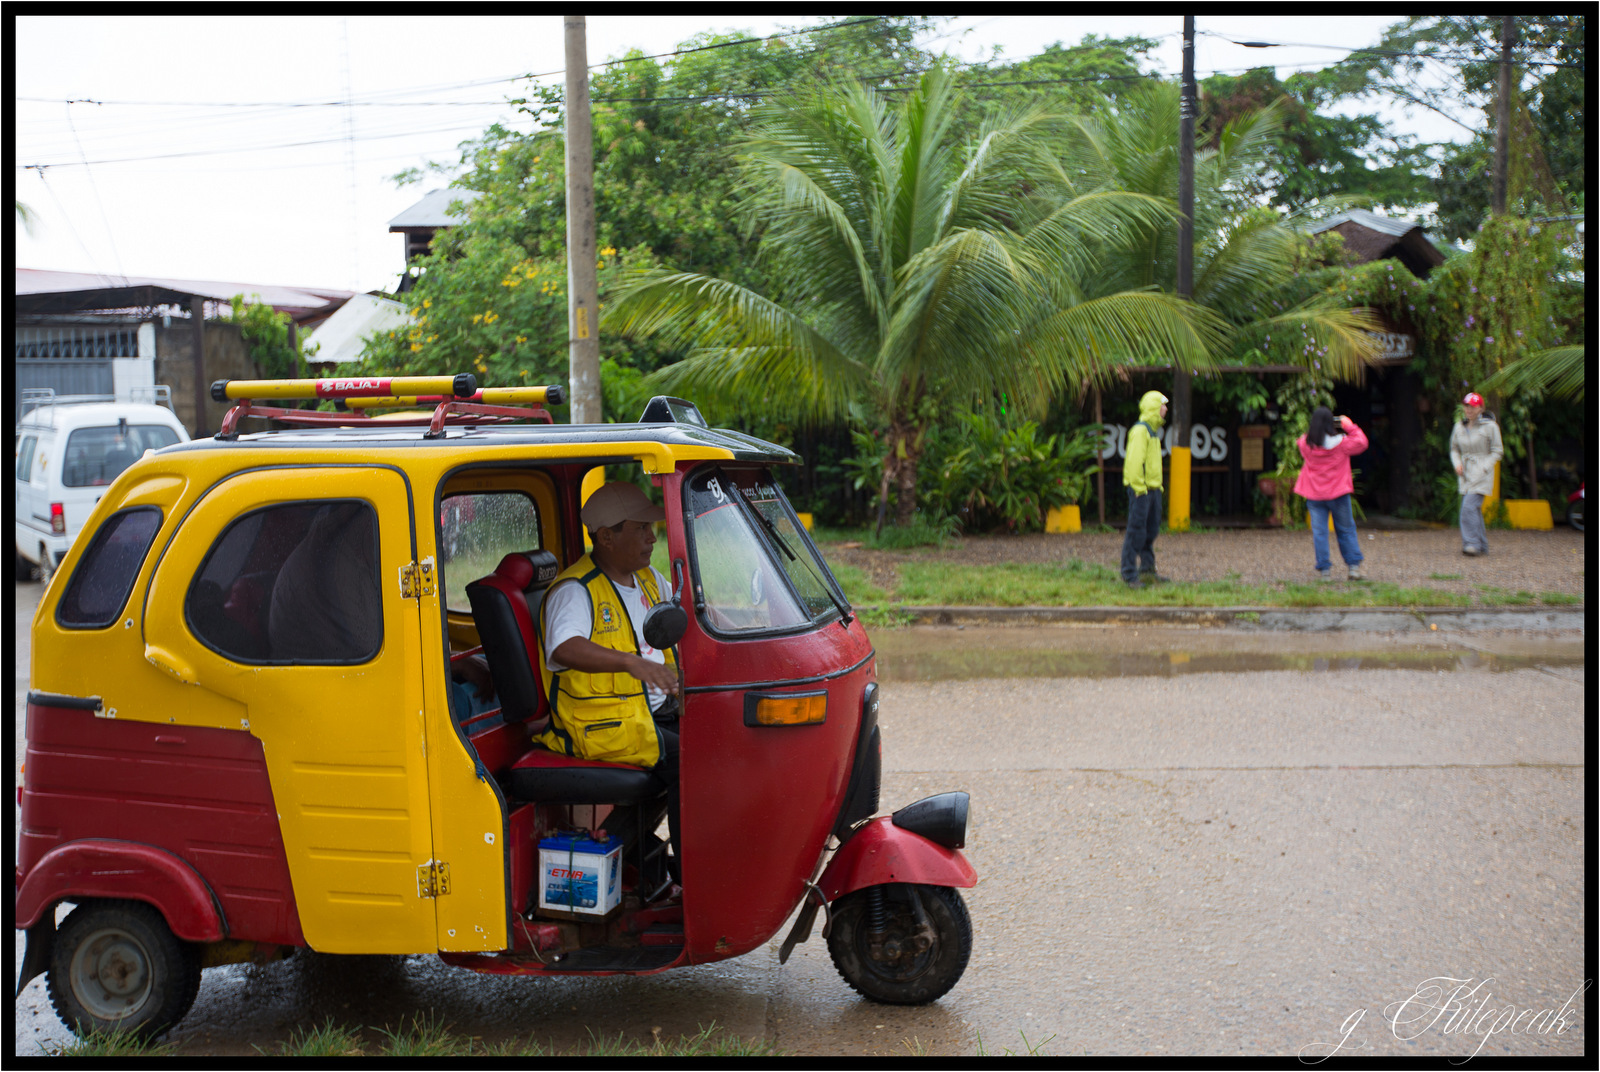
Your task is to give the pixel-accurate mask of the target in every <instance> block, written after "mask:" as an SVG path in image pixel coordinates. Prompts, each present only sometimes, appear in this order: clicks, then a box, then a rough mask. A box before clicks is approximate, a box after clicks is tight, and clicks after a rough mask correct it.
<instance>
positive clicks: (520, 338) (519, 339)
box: [517, 335, 528, 376]
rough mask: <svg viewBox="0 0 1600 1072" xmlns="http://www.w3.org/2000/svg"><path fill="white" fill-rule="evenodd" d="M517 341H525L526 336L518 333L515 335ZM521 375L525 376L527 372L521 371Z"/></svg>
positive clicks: (526, 339)
mask: <svg viewBox="0 0 1600 1072" xmlns="http://www.w3.org/2000/svg"><path fill="white" fill-rule="evenodd" d="M517 341H518V342H527V341H528V337H527V336H526V335H518V336H517ZM523 375H524V376H526V375H527V373H523Z"/></svg>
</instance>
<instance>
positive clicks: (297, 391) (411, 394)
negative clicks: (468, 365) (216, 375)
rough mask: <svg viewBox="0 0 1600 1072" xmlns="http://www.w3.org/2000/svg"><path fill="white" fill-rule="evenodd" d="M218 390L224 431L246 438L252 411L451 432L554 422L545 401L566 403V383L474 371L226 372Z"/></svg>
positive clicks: (222, 434) (305, 422)
mask: <svg viewBox="0 0 1600 1072" xmlns="http://www.w3.org/2000/svg"><path fill="white" fill-rule="evenodd" d="M211 397H212V398H213V399H215V400H216V401H218V402H233V403H234V406H233V408H232V409H230V410H228V413H227V415H226V416H225V417H224V418H223V419H222V428H221V430H220V431H218V432H217V435H216V438H217V439H222V440H231V439H237V438H238V435H239V433H238V427H239V421H240V420H241V419H242V418H244V417H261V418H271V419H273V420H279V421H283V422H284V423H286V424H295V425H301V426H310V427H344V428H349V427H362V426H366V427H369V428H370V427H374V426H382V427H396V426H399V427H410V426H417V427H420V426H423V425H426V426H427V428H428V430H427V431H426V432H424V433H423V437H424V438H427V439H434V438H438V437H439V436H442V435H443V434H444V429H445V426H446V425H485V424H510V423H513V422H515V421H528V420H532V421H539V422H542V423H544V424H553V423H554V418H552V417H551V416H550V413H549V411H548V410H546V409H545V408H544V406H545V404H547V403H548V404H550V405H560V404H561V403H562V402H564V401H566V391H565V390H564V389H563V388H562V387H561V385H560V384H551V385H549V386H547V387H484V388H479V387H478V381H477V377H475V376H473V375H472V374H471V373H462V374H461V375H458V376H378V377H364V378H347V379H331V380H218V381H216V382H215V383H213V384H212V385H211ZM261 399H273V400H276V399H317V400H319V401H322V400H328V399H331V400H333V401H334V402H335V404H336V405H338V406H339V407H340V409H339V411H337V412H332V413H329V412H326V411H321V410H307V409H290V408H288V407H284V406H274V405H262V404H260V400H261ZM419 406H432V407H433V410H432V412H426V411H416V412H410V413H386V414H379V415H374V414H371V413H368V412H367V411H368V410H375V409H413V410H415V408H416V407H419Z"/></svg>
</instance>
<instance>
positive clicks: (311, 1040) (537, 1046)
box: [45, 1011, 782, 1057]
mask: <svg viewBox="0 0 1600 1072" xmlns="http://www.w3.org/2000/svg"><path fill="white" fill-rule="evenodd" d="M373 1033H374V1034H375V1036H376V1038H377V1040H378V1041H377V1043H376V1047H374V1046H372V1045H369V1044H368V1043H367V1042H366V1041H365V1040H364V1038H363V1037H362V1031H361V1029H360V1028H356V1027H350V1026H347V1025H344V1024H339V1023H335V1022H334V1020H333V1018H332V1017H329V1018H328V1019H327V1020H325V1021H324V1022H323V1023H322V1024H321V1025H319V1026H314V1027H300V1028H296V1029H295V1030H294V1031H293V1032H291V1033H290V1035H289V1038H288V1039H287V1040H285V1041H283V1042H280V1043H278V1044H277V1045H276V1046H274V1047H272V1048H271V1049H263V1048H261V1047H259V1046H258V1047H256V1049H257V1051H258V1052H260V1053H261V1055H262V1056H264V1057H779V1056H782V1054H781V1053H779V1051H778V1050H776V1049H774V1048H773V1047H772V1045H771V1044H770V1043H768V1042H766V1041H764V1040H760V1039H756V1040H750V1039H744V1038H740V1037H739V1036H738V1035H733V1034H730V1033H729V1032H727V1031H725V1030H723V1029H721V1028H719V1027H717V1025H716V1024H715V1023H712V1024H710V1025H709V1026H705V1027H702V1028H700V1031H699V1033H698V1034H695V1035H680V1036H679V1037H678V1038H676V1039H670V1038H664V1037H662V1036H661V1034H660V1033H659V1029H657V1031H656V1033H655V1037H654V1038H653V1039H652V1041H650V1042H649V1043H644V1042H638V1041H634V1040H631V1039H629V1038H627V1037H626V1036H624V1035H623V1034H621V1033H620V1032H619V1033H618V1034H617V1036H616V1037H615V1038H612V1037H610V1036H600V1035H596V1034H594V1033H593V1032H592V1031H591V1032H590V1034H589V1041H588V1043H586V1044H585V1045H583V1046H579V1047H576V1048H574V1049H573V1050H571V1051H569V1052H563V1051H560V1050H557V1049H554V1048H552V1047H548V1046H544V1045H542V1044H541V1043H539V1042H537V1041H536V1040H533V1039H529V1040H527V1041H522V1040H519V1039H511V1040H508V1041H505V1042H500V1043H496V1044H493V1045H490V1044H488V1043H485V1042H484V1041H483V1040H482V1039H480V1038H475V1037H473V1036H470V1035H461V1034H456V1033H455V1032H454V1031H452V1029H451V1026H450V1025H449V1024H447V1023H444V1022H442V1021H441V1020H439V1019H438V1018H437V1017H436V1016H435V1015H434V1014H433V1012H431V1011H429V1012H427V1013H418V1014H416V1015H415V1016H413V1017H412V1018H411V1019H410V1020H404V1019H402V1020H401V1021H400V1024H399V1026H398V1027H393V1028H391V1027H388V1026H384V1027H381V1028H377V1029H375V1031H374V1032H373ZM45 1053H46V1054H47V1055H48V1056H54V1057H175V1056H177V1055H178V1052H177V1047H176V1046H175V1045H174V1044H173V1043H171V1042H148V1041H144V1040H141V1039H139V1038H137V1037H135V1036H132V1035H129V1034H126V1033H123V1032H104V1031H94V1032H90V1033H89V1034H87V1035H85V1036H83V1037H81V1038H77V1039H74V1040H73V1041H72V1042H69V1043H67V1044H65V1045H63V1046H60V1047H57V1048H55V1049H46V1050H45Z"/></svg>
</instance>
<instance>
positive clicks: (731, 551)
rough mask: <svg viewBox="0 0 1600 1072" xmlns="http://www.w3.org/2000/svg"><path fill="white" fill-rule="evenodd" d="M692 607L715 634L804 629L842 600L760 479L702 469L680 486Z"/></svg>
mask: <svg viewBox="0 0 1600 1072" xmlns="http://www.w3.org/2000/svg"><path fill="white" fill-rule="evenodd" d="M686 487H687V489H688V500H689V502H688V507H689V510H688V513H689V519H690V529H691V534H692V542H691V546H692V547H693V555H694V560H695V561H694V563H693V566H694V572H695V578H696V584H697V587H698V591H697V593H696V603H699V602H700V601H701V600H703V601H704V607H705V615H706V618H707V619H708V624H709V625H710V626H711V628H712V629H714V630H715V631H717V632H721V633H744V632H770V631H776V630H789V629H797V628H802V627H808V626H811V625H813V624H814V623H816V622H819V621H822V620H823V619H824V618H827V617H829V616H835V615H839V614H842V613H843V612H844V611H843V608H844V607H845V602H844V596H843V594H842V593H841V592H840V591H839V589H838V586H837V585H836V584H835V582H834V580H833V577H832V575H831V574H830V573H829V572H828V567H827V566H826V565H825V564H824V563H823V561H822V559H821V556H819V555H818V554H817V552H816V548H815V547H813V546H812V544H811V541H810V540H809V539H808V538H807V537H806V535H805V533H804V532H803V530H801V529H800V528H799V526H797V525H796V524H795V520H794V512H793V511H792V510H791V509H790V508H789V503H788V501H787V500H786V499H785V498H784V496H783V492H782V491H781V490H780V489H779V488H778V486H777V485H776V484H775V483H773V481H772V479H771V477H770V476H769V475H768V474H767V473H765V472H756V471H744V472H740V471H731V472H730V471H728V470H724V469H718V468H705V469H702V470H700V471H699V472H697V473H695V474H694V475H693V476H691V477H690V478H689V480H688V481H687V482H686Z"/></svg>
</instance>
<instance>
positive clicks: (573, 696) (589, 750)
mask: <svg viewBox="0 0 1600 1072" xmlns="http://www.w3.org/2000/svg"><path fill="white" fill-rule="evenodd" d="M634 577H635V579H636V580H637V581H638V582H639V583H640V584H641V585H643V586H644V594H645V597H646V598H647V599H648V600H649V602H650V603H651V604H652V605H654V604H655V603H657V602H658V601H659V600H660V598H661V597H660V594H659V592H658V590H657V588H656V581H655V574H654V573H652V572H651V571H650V570H648V569H645V570H641V571H639V572H638V573H636V574H634ZM569 580H576V581H577V583H579V584H581V585H583V586H584V588H586V589H588V591H589V609H590V610H591V611H592V612H593V614H594V624H593V625H592V627H591V628H590V630H589V639H590V640H592V641H594V642H595V643H596V644H599V645H600V646H601V647H603V648H611V649H612V650H613V651H623V652H627V653H629V654H630V655H637V654H639V644H638V641H637V640H636V639H635V638H634V633H633V620H632V619H631V618H629V617H628V611H627V609H626V608H625V607H624V606H623V602H622V597H621V596H620V595H618V594H617V589H616V586H615V585H613V584H612V583H611V578H609V577H607V576H606V575H605V572H604V571H603V570H601V569H600V567H598V566H596V565H595V564H594V559H593V558H592V557H591V556H589V555H584V556H583V557H582V558H580V559H578V561H576V562H574V563H573V564H572V565H571V566H570V567H568V568H567V569H566V570H565V571H564V572H563V573H562V574H561V576H559V577H557V578H556V580H555V583H554V584H552V585H551V586H550V590H551V591H554V590H555V587H556V585H558V584H562V583H563V582H566V581H569ZM548 606H549V597H548V595H547V596H546V597H545V607H546V608H548ZM544 617H545V616H544V610H543V609H541V612H540V614H539V651H540V658H539V673H540V675H541V676H542V677H543V679H544V691H545V695H546V696H548V697H549V698H550V707H551V714H550V728H549V729H547V730H545V731H544V732H543V733H541V734H539V736H538V740H539V742H540V743H541V744H543V745H544V746H545V747H546V748H548V749H550V750H551V751H552V752H559V753H561V754H562V755H565V756H581V757H583V758H584V759H598V760H604V761H605V762H607V763H627V764H631V765H633V766H636V767H653V766H655V765H656V763H657V762H658V761H659V760H660V759H661V738H660V736H659V735H658V734H657V732H656V723H655V719H654V718H652V717H651V715H650V700H649V698H648V697H647V696H646V695H645V690H644V683H643V682H642V681H640V680H639V679H638V678H636V677H634V676H633V675H632V674H591V673H586V672H584V671H582V670H572V669H567V670H562V671H560V672H557V673H552V672H551V670H550V668H549V667H548V666H547V665H546V664H545V660H544V657H543V652H544V637H545V621H544ZM664 654H665V655H666V661H667V665H668V666H675V665H676V664H675V663H674V661H673V658H672V652H671V651H667V652H665V653H664Z"/></svg>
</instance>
